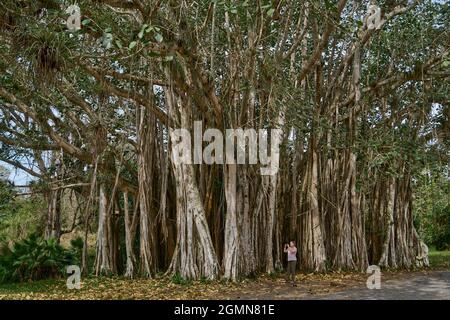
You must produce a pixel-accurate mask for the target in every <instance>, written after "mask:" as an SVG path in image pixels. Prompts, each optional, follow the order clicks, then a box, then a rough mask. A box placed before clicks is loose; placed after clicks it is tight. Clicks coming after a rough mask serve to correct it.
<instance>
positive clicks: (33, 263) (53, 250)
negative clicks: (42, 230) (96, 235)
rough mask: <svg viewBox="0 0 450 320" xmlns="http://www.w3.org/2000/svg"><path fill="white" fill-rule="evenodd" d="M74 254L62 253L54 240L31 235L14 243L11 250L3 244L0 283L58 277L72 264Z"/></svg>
mask: <svg viewBox="0 0 450 320" xmlns="http://www.w3.org/2000/svg"><path fill="white" fill-rule="evenodd" d="M75 244H77V243H75ZM76 250H78V249H77V248H75V247H71V248H70V249H69V250H66V249H64V248H63V247H62V246H61V245H59V244H58V243H57V241H56V240H55V239H48V240H44V239H42V238H40V237H38V236H36V235H35V234H32V235H30V236H29V237H28V238H26V239H24V240H20V241H18V242H16V243H14V245H13V246H12V248H11V249H10V248H9V247H8V246H7V245H6V244H5V245H3V246H2V247H1V248H0V282H17V281H27V280H28V281H30V280H40V279H47V278H56V277H59V276H61V275H62V274H64V273H65V268H66V267H67V266H68V265H71V264H74V263H75V262H76V260H77V259H76Z"/></svg>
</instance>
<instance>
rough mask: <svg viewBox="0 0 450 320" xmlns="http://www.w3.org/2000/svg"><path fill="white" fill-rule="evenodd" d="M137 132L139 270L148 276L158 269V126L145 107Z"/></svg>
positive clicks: (142, 109)
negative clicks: (155, 159)
mask: <svg viewBox="0 0 450 320" xmlns="http://www.w3.org/2000/svg"><path fill="white" fill-rule="evenodd" d="M138 119H139V126H138V128H139V131H138V146H139V153H138V180H139V207H140V223H139V227H140V232H139V235H140V271H141V273H142V274H144V275H145V276H147V277H151V276H152V275H153V274H154V273H155V272H156V266H157V256H158V254H157V240H156V229H155V228H156V226H155V224H156V213H155V210H156V209H155V208H154V206H153V205H152V203H153V202H152V199H153V184H152V182H153V181H152V179H153V178H154V177H155V173H154V171H153V152H154V136H153V131H154V127H155V120H154V118H153V117H152V116H151V115H150V114H149V113H148V111H147V110H146V109H145V108H144V107H142V108H141V109H140V114H139V117H138Z"/></svg>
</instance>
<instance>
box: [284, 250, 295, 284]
mask: <svg viewBox="0 0 450 320" xmlns="http://www.w3.org/2000/svg"><path fill="white" fill-rule="evenodd" d="M284 252H285V253H287V259H288V265H287V274H288V281H291V284H292V286H293V287H296V286H297V285H296V284H295V267H296V265H297V247H296V246H295V241H291V242H289V244H287V243H286V244H285V245H284Z"/></svg>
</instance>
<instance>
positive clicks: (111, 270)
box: [95, 185, 117, 275]
mask: <svg viewBox="0 0 450 320" xmlns="http://www.w3.org/2000/svg"><path fill="white" fill-rule="evenodd" d="M112 233H113V232H112V225H111V212H110V211H109V210H108V198H107V196H106V190H105V187H104V186H103V185H100V193H99V210H98V231H97V248H96V256H95V274H96V275H100V274H115V273H116V272H117V266H116V265H115V259H114V257H113V255H112V252H113V250H112V247H113V238H112V237H113V234H112Z"/></svg>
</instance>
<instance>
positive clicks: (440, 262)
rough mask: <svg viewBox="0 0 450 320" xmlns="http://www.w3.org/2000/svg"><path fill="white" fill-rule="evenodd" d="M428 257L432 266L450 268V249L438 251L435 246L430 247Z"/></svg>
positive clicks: (434, 267)
mask: <svg viewBox="0 0 450 320" xmlns="http://www.w3.org/2000/svg"><path fill="white" fill-rule="evenodd" d="M428 259H429V261H430V267H431V268H433V269H441V268H446V269H448V268H450V250H447V251H436V250H435V249H434V248H430V252H429V253H428Z"/></svg>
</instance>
